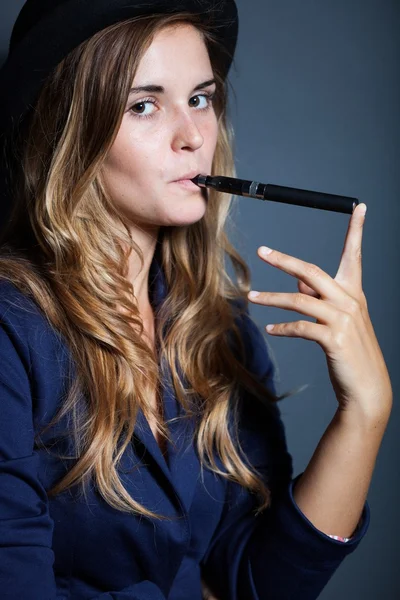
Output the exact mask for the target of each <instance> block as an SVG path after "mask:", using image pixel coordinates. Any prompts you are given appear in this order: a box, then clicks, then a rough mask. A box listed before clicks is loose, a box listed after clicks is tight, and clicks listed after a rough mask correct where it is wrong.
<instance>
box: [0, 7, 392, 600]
mask: <svg viewBox="0 0 400 600" xmlns="http://www.w3.org/2000/svg"><path fill="white" fill-rule="evenodd" d="M23 4H24V2H23V1H22V0H2V3H1V5H0V63H2V62H3V60H4V59H5V56H6V54H7V46H8V41H9V37H10V34H11V29H12V26H13V23H14V21H15V19H16V16H17V14H18V12H19V10H20V8H21V7H22V5H23ZM237 4H238V9H239V15H240V28H239V42H238V48H237V54H236V63H235V65H234V67H233V69H232V70H231V72H230V80H231V83H232V85H233V88H234V90H235V94H234V95H233V96H232V97H231V109H230V110H231V115H232V120H233V124H234V126H235V130H236V167H237V173H238V177H242V178H244V179H255V180H257V181H261V182H263V183H274V184H277V185H285V186H290V187H299V188H303V189H310V190H316V191H324V192H329V193H332V194H343V195H348V196H355V197H357V198H358V199H359V200H360V202H365V203H366V204H367V206H368V211H367V216H366V222H365V226H364V234H363V287H364V291H365V294H366V297H367V301H368V306H369V311H370V316H371V320H372V323H373V325H374V328H375V332H376V335H377V338H378V341H379V343H380V346H381V348H382V352H383V354H384V356H385V360H386V363H387V366H388V370H389V373H390V377H391V380H392V386H393V393H394V407H393V411H392V415H391V420H390V422H389V425H388V428H387V430H386V434H385V437H384V439H383V443H382V446H381V450H380V453H379V455H378V459H377V463H376V467H375V471H374V475H373V479H372V483H371V487H370V491H369V494H368V502H369V504H370V507H371V523H370V528H369V531H368V533H367V535H366V537H365V539H364V540H363V541H362V542H361V544H360V546H359V548H358V549H357V550H356V551H355V552H354V553H353V554H351V555H350V556H348V557H347V559H346V560H345V561H344V562H343V564H342V565H341V566H340V567H339V569H338V571H337V572H336V573H335V575H334V576H333V578H332V579H331V581H330V582H329V583H328V585H327V586H326V588H325V590H324V591H323V593H322V594H321V596H320V597H321V598H322V600H336V599H337V598H342V599H343V600H350V599H351V600H353V599H355V600H359V599H360V600H361V599H363V600H376V599H377V598H379V599H384V600H392V599H393V600H395V599H397V598H400V575H399V569H398V564H397V563H398V559H399V557H400V552H399V550H398V546H399V543H400V540H399V539H397V538H398V537H399V535H400V527H399V523H398V518H397V507H398V506H399V500H400V495H399V483H400V477H399V469H398V462H397V461H398V458H399V454H400V453H399V450H400V445H399V437H400V418H399V407H398V405H397V396H398V391H399V371H398V370H396V369H398V362H397V361H398V360H399V351H398V348H397V347H396V339H398V337H399V335H398V334H399V333H400V329H399V325H398V319H397V317H396V310H398V308H397V309H396V306H397V307H398V298H399V258H400V252H399V250H400V244H399V223H400V208H399V203H400V194H399V188H400V160H399V156H400V141H399V140H400V117H399V107H400V77H399V73H400V60H399V59H400V2H399V0H383V1H382V0H352V1H351V2H347V1H345V0H336V1H335V2H333V1H328V2H318V1H316V0H305V1H303V2H299V1H298V0H286V1H280V2H272V1H266V0H247V1H245V0H237ZM0 93H1V90H0ZM349 219H350V215H345V214H340V213H334V212H328V211H322V210H315V209H310V208H303V207H295V206H290V205H288V204H278V203H274V202H261V201H259V200H254V199H250V198H244V197H241V198H240V200H239V207H238V211H237V213H236V219H235V224H236V231H235V238H234V239H235V241H236V244H237V246H238V247H239V250H240V252H241V253H242V254H243V256H244V258H245V259H246V260H247V261H248V262H249V264H250V267H251V271H252V281H253V284H252V287H253V289H257V290H268V291H278V292H279V291H281V292H295V291H297V285H296V280H295V279H294V278H292V277H291V276H290V275H287V274H285V273H283V272H281V271H279V270H278V269H275V268H274V267H271V266H269V265H267V264H265V263H264V262H263V261H261V259H259V258H258V256H257V248H258V247H259V246H260V245H262V244H266V245H268V246H271V247H272V248H276V249H277V250H280V251H282V252H285V253H287V254H291V255H292V256H296V257H298V258H300V259H303V260H306V261H308V262H313V263H315V264H317V265H319V266H320V267H321V268H323V269H324V270H325V271H326V272H327V273H328V274H329V275H330V276H331V277H335V275H336V271H337V269H338V266H339V261H340V256H341V253H342V248H343V244H344V239H345V234H346V230H347V225H348V221H349ZM251 313H252V316H253V317H254V319H255V320H256V322H257V323H258V325H259V327H260V328H261V330H262V331H264V335H265V337H266V339H267V342H268V344H269V345H270V348H271V352H273V354H274V359H275V361H276V362H277V364H278V365H279V379H278V381H277V384H278V392H283V391H286V390H288V389H292V388H294V387H296V386H299V385H301V384H304V383H309V384H310V386H309V387H308V388H307V389H306V390H305V391H303V392H301V393H299V394H297V395H296V396H293V397H292V398H287V399H285V400H283V401H282V403H281V409H282V414H283V419H284V422H285V426H286V433H287V440H288V445H289V449H290V451H291V453H292V455H293V458H294V475H297V474H298V473H300V472H301V471H303V470H304V469H305V467H306V466H307V464H308V462H309V460H310V458H311V456H312V454H313V452H314V450H315V448H316V446H317V444H318V441H319V440H320V438H321V437H322V435H323V433H324V431H325V429H326V427H327V426H328V424H329V422H330V420H331V419H332V417H333V415H334V412H335V410H336V399H335V396H334V392H333V389H332V387H331V384H330V380H329V376H328V372H327V368H326V361H325V355H324V353H323V351H322V349H321V348H320V347H319V346H318V344H316V343H315V342H311V341H308V340H303V339H297V338H284V337H280V338H278V337H275V338H272V337H271V336H269V335H268V334H267V333H266V332H265V330H264V327H265V325H266V324H267V323H270V322H272V323H274V322H283V321H294V320H298V319H307V317H305V316H304V315H301V314H299V313H295V312H293V311H286V310H283V309H278V308H274V307H270V308H267V307H261V306H255V305H252V306H251ZM310 320H312V319H310ZM332 533H334V532H332Z"/></svg>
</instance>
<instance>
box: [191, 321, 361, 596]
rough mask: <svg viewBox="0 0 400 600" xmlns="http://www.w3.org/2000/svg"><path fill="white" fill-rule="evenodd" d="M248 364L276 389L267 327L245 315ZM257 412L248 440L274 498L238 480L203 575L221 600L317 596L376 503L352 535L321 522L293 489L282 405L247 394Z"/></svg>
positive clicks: (246, 434)
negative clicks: (261, 407)
mask: <svg viewBox="0 0 400 600" xmlns="http://www.w3.org/2000/svg"><path fill="white" fill-rule="evenodd" d="M245 336H247V340H248V342H247V346H246V348H247V353H248V356H249V360H250V366H249V367H248V368H249V369H250V370H252V372H254V373H255V374H256V375H257V376H259V377H260V379H261V380H263V381H264V382H265V383H266V384H267V385H268V386H269V387H270V389H272V390H273V391H274V393H276V389H275V384H274V381H273V377H274V373H275V366H274V363H273V362H272V361H271V359H270V358H269V356H268V347H267V344H266V342H265V340H264V338H263V336H262V333H261V331H259V329H258V328H257V326H256V324H255V323H254V322H253V321H252V320H251V318H250V317H249V316H248V315H246V317H245ZM246 400H247V401H246V402H245V403H244V404H245V405H246V406H247V405H251V409H250V410H249V413H250V412H254V414H255V415H256V417H255V418H254V419H253V421H252V425H251V426H250V425H249V426H246V432H242V433H243V439H242V438H241V439H240V442H241V445H242V447H243V449H244V450H245V452H246V456H247V457H248V459H249V462H250V463H251V464H252V465H253V466H255V467H256V468H257V469H258V471H259V472H260V473H261V474H262V475H263V477H265V481H266V483H268V485H269V487H270V489H271V494H272V499H271V505H270V506H269V507H268V508H267V509H266V510H264V511H263V513H261V514H260V515H258V516H255V514H254V509H255V508H256V507H257V506H258V502H256V501H255V499H254V495H253V494H249V493H248V491H247V490H246V489H245V488H243V487H241V486H239V485H238V484H236V483H234V482H229V483H228V486H227V490H228V496H227V502H226V504H225V506H224V511H223V513H222V515H221V519H220V522H219V524H218V526H217V529H216V531H215V532H214V535H213V538H212V540H211V543H210V545H209V547H208V549H207V552H206V554H205V556H204V557H203V559H202V563H201V565H202V569H203V576H204V579H205V581H206V582H207V585H209V587H210V588H211V589H212V591H213V593H214V594H215V595H216V596H217V597H218V598H219V600H293V598H296V600H314V599H315V598H318V596H319V595H320V593H321V590H322V589H323V588H324V587H325V586H326V584H327V583H328V581H329V579H330V578H331V577H332V575H333V574H334V572H335V571H336V569H337V568H338V567H339V565H340V564H341V562H342V561H343V560H344V558H345V557H346V556H347V555H348V554H350V553H351V552H353V551H354V550H355V549H356V548H357V546H358V544H359V543H360V541H361V539H362V538H363V537H364V535H365V534H366V532H367V529H368V526H369V520H370V510H369V505H368V502H366V504H365V506H364V508H363V512H362V516H361V519H360V523H359V526H358V527H357V529H356V531H355V532H354V534H353V536H352V537H351V538H350V539H349V541H348V542H347V543H343V542H341V541H338V540H335V539H334V538H332V537H330V536H329V535H326V534H325V533H323V532H322V531H320V530H318V529H317V528H316V527H314V525H313V524H312V523H311V521H309V520H308V519H307V517H306V516H305V515H304V514H303V513H302V512H301V511H300V509H299V507H298V506H297V504H296V503H295V501H294V498H293V489H294V486H295V485H296V482H297V481H298V479H299V478H300V477H301V475H302V473H300V474H299V475H297V477H295V478H294V479H293V478H292V475H293V468H292V457H291V455H290V454H289V452H288V450H287V444H286V438H285V431H284V426H283V422H282V419H281V414H280V411H279V408H278V406H277V405H276V404H273V411H272V415H273V416H272V418H271V417H269V419H266V418H264V420H263V419H262V414H261V413H259V411H258V409H256V405H255V403H254V400H253V403H252V402H251V398H246Z"/></svg>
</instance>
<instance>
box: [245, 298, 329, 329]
mask: <svg viewBox="0 0 400 600" xmlns="http://www.w3.org/2000/svg"><path fill="white" fill-rule="evenodd" d="M252 291H254V290H252ZM248 298H249V300H250V301H251V302H255V303H256V304H262V305H264V306H275V307H276V308H283V309H284V310H295V311H296V312H298V313H301V314H302V315H307V316H308V317H314V319H317V320H318V321H319V322H320V323H324V324H331V325H332V324H334V323H335V322H336V321H337V320H338V317H339V316H340V313H341V311H340V310H339V309H338V308H337V307H336V306H334V305H333V304H330V303H329V302H324V301H323V300H318V299H317V298H312V297H310V296H306V295H305V294H282V293H281V292H259V294H258V296H255V297H252V296H251V292H249V295H248Z"/></svg>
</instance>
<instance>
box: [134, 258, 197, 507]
mask: <svg viewBox="0 0 400 600" xmlns="http://www.w3.org/2000/svg"><path fill="white" fill-rule="evenodd" d="M166 294H167V289H166V282H165V277H164V273H163V271H162V268H161V262H160V261H159V258H158V254H157V252H156V253H155V254H154V258H153V261H152V264H151V267H150V272H149V295H150V301H151V304H152V306H153V307H154V309H155V310H156V309H157V307H158V305H159V304H160V302H162V300H163V299H164V298H165V296H166ZM164 372H165V375H164V378H163V384H164V385H163V394H162V396H163V403H164V412H165V418H166V420H167V422H168V421H170V420H171V419H175V418H176V417H182V415H183V410H182V407H181V406H180V404H179V403H178V401H177V400H176V397H175V393H174V390H173V386H172V383H171V382H172V379H171V376H170V370H169V368H168V367H167V368H165V370H164ZM179 375H180V377H181V379H182V380H183V376H182V372H181V370H180V369H179ZM167 425H168V427H169V431H170V436H171V439H172V442H173V444H172V445H171V444H170V443H169V442H168V445H167V446H168V448H167V460H166V459H165V458H164V456H163V454H162V452H161V449H160V447H159V445H158V443H157V442H156V439H155V437H154V435H153V432H152V431H151V429H150V425H149V424H148V422H147V420H146V418H145V416H144V414H143V411H142V410H141V409H139V411H138V416H137V421H136V425H135V433H134V435H135V436H136V437H137V438H138V439H139V440H140V442H141V443H142V444H143V445H144V446H145V448H146V450H147V452H148V453H149V454H150V456H151V457H152V458H153V460H154V461H155V463H156V464H157V466H158V468H159V469H161V471H162V472H163V474H164V476H165V477H166V478H167V480H168V481H169V482H170V484H171V486H172V487H173V489H174V491H175V493H176V494H177V495H178V497H179V499H180V500H181V503H182V504H183V507H184V509H185V510H186V511H189V508H190V505H191V503H192V499H193V494H194V491H195V487H196V483H197V480H198V478H199V476H200V462H199V459H198V456H197V452H196V451H195V449H194V445H193V436H194V432H195V422H194V420H193V419H186V418H180V419H178V420H176V421H173V422H172V423H167ZM167 461H168V463H167Z"/></svg>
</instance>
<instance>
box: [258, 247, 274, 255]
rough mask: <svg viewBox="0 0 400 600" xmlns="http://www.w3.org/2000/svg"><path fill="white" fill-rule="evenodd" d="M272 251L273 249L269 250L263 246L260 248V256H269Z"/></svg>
mask: <svg viewBox="0 0 400 600" xmlns="http://www.w3.org/2000/svg"><path fill="white" fill-rule="evenodd" d="M271 252H272V250H271V248H268V246H261V248H260V254H263V255H264V256H267V254H271Z"/></svg>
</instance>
